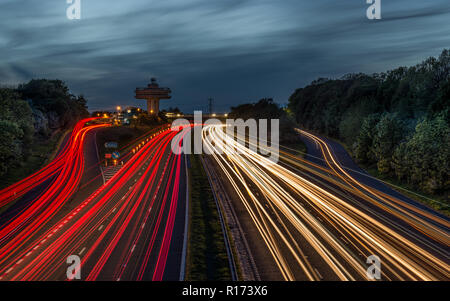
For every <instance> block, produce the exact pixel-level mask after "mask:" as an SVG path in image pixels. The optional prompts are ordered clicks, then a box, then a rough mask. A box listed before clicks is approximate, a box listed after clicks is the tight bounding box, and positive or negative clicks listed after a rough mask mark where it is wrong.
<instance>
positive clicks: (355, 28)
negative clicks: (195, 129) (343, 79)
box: [0, 0, 450, 111]
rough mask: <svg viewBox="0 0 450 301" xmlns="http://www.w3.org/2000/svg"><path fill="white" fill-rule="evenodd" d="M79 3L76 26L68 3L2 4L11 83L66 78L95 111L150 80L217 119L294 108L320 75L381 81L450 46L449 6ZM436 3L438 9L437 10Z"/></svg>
mask: <svg viewBox="0 0 450 301" xmlns="http://www.w3.org/2000/svg"><path fill="white" fill-rule="evenodd" d="M81 1H82V19H81V20H79V21H69V20H67V19H66V16H65V9H66V1H63V0H58V1H57V0H41V1H31V0H14V1H7V0H4V1H3V2H2V3H1V4H0V57H1V58H2V60H0V76H1V82H2V83H3V84H14V83H18V82H22V81H27V80H29V79H31V78H33V77H49V78H60V79H63V80H65V81H67V83H68V84H69V86H70V87H71V88H72V89H73V92H74V93H83V94H84V95H86V97H87V98H88V99H89V105H90V109H92V110H95V109H101V108H113V107H115V106H116V105H118V104H121V105H126V104H141V105H143V103H141V102H139V101H138V100H134V99H133V91H134V88H135V87H136V86H141V85H145V84H146V82H147V81H148V79H149V78H150V77H151V76H155V77H158V78H159V79H160V81H161V83H162V84H164V85H167V86H170V87H171V88H172V90H173V94H174V97H173V99H172V100H170V101H166V102H164V103H163V104H162V105H163V107H164V106H174V105H176V106H179V107H180V108H181V109H182V110H185V111H192V110H194V109H206V106H207V101H206V99H207V98H208V97H214V98H215V104H216V109H217V111H226V110H227V109H228V108H229V107H230V106H232V105H236V104H238V103H240V102H242V101H256V100H258V98H261V97H274V98H275V99H276V101H278V102H280V103H286V102H287V99H288V97H289V95H290V94H291V93H292V92H293V91H294V90H295V89H296V88H298V87H300V86H302V85H305V84H307V83H308V82H309V81H311V80H312V79H314V78H316V77H319V76H327V77H329V76H340V75H342V74H345V73H349V72H359V71H362V72H380V71H384V70H386V69H392V68H394V67H396V66H399V65H408V64H414V63H416V62H417V61H420V60H421V59H423V58H425V57H427V56H430V55H437V54H439V52H440V51H441V50H442V49H443V48H445V47H447V48H449V47H450V24H449V22H448V20H449V17H450V4H449V3H448V0H436V1H433V2H432V3H428V1H427V2H425V1H419V0H409V1H408V0H399V1H395V3H393V2H389V3H388V2H386V1H383V2H382V3H383V6H382V8H383V12H382V13H383V18H384V19H383V20H381V21H375V22H372V21H369V20H367V19H366V18H365V10H366V8H367V5H366V4H365V1H351V0H346V1H331V0H320V1H306V0H302V1H300V0H285V1H268V0H215V1H206V0H166V1H148V0H129V1H107V0H96V1H86V0H81ZM430 2H431V1H430Z"/></svg>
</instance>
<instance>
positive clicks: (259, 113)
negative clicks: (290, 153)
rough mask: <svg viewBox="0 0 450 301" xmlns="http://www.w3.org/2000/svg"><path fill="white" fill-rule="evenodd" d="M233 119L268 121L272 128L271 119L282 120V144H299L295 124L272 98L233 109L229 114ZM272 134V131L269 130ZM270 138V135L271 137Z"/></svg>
mask: <svg viewBox="0 0 450 301" xmlns="http://www.w3.org/2000/svg"><path fill="white" fill-rule="evenodd" d="M228 118H231V119H238V118H240V119H243V120H248V119H252V118H254V119H256V120H257V121H258V120H260V119H267V120H268V125H269V126H270V120H271V119H279V120H280V143H281V144H291V143H294V142H298V135H297V134H296V133H295V132H294V130H293V129H294V122H293V121H292V120H291V119H290V118H289V117H288V116H287V113H286V111H285V110H283V109H282V108H280V106H279V105H278V104H276V103H275V102H273V100H272V99H271V98H263V99H261V100H260V101H258V102H257V103H247V104H242V105H239V106H237V107H232V108H231V112H230V113H229V114H228ZM269 132H270V129H269ZM269 136H270V135H269Z"/></svg>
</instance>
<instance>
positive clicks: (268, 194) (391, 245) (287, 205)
mask: <svg viewBox="0 0 450 301" xmlns="http://www.w3.org/2000/svg"><path fill="white" fill-rule="evenodd" d="M237 140H239V139H237ZM237 140H236V139H235V137H230V136H228V135H227V134H226V133H225V131H224V126H222V125H211V126H206V127H204V129H203V141H204V145H205V148H206V149H207V150H208V152H209V153H211V154H212V157H213V158H214V160H215V162H216V163H217V166H218V167H219V168H220V169H221V170H222V172H223V174H224V175H225V176H226V178H227V179H228V180H229V182H230V183H231V185H232V187H233V188H234V190H235V192H236V193H237V195H238V197H239V201H240V202H241V203H242V204H243V206H244V207H245V209H246V210H247V212H248V214H249V216H250V218H251V220H252V222H253V224H254V225H255V227H256V229H257V230H258V232H259V234H260V235H261V237H262V239H263V242H264V244H265V245H266V246H267V248H268V250H269V252H270V254H271V256H272V257H273V259H274V261H275V263H276V265H277V267H278V269H279V270H280V273H281V275H282V277H283V278H284V279H286V280H295V279H296V276H297V275H299V274H300V275H302V278H305V279H308V280H319V279H320V278H321V275H320V274H319V273H318V271H317V269H316V268H314V267H313V264H312V263H311V262H310V260H309V257H308V256H306V255H305V254H306V253H307V252H306V250H307V249H310V248H312V249H313V250H314V251H315V255H314V256H319V258H320V260H321V261H322V262H323V264H324V265H326V266H327V267H328V268H329V270H330V271H332V273H333V274H334V275H335V276H336V277H337V279H340V280H357V279H366V268H367V267H366V263H365V258H367V257H368V256H370V255H372V254H374V255H377V256H379V257H380V258H382V274H383V279H384V280H391V279H400V280H443V279H449V265H448V248H447V250H440V249H439V248H437V247H430V248H429V250H433V251H436V252H434V253H431V252H429V251H428V250H426V249H425V248H423V247H422V246H419V245H418V243H417V241H420V240H419V239H418V238H417V235H415V234H413V233H411V231H409V230H408V229H406V228H405V227H402V226H397V225H396V224H395V223H393V222H392V221H389V220H386V218H383V217H382V216H381V215H380V214H379V213H377V212H373V211H372V210H368V207H365V206H358V205H357V204H355V197H354V196H358V197H362V198H363V199H364V200H366V201H370V202H371V203H372V204H374V205H377V206H378V207H379V208H381V209H383V210H386V211H388V212H389V213H391V214H394V215H395V216H396V217H399V218H400V219H401V220H403V221H406V222H407V223H408V224H409V225H411V226H413V227H414V228H416V229H418V230H419V231H421V232H422V233H425V234H426V235H428V236H430V237H432V238H433V239H435V240H436V241H439V242H440V243H443V244H444V245H446V246H448V242H449V235H448V232H446V231H445V230H443V229H442V228H440V227H437V226H436V225H434V224H432V223H430V222H428V221H426V220H424V219H423V218H422V216H425V217H429V216H430V214H429V213H426V212H419V210H420V209H418V208H414V210H412V211H413V213H411V212H410V211H407V210H406V208H409V204H408V205H404V204H401V205H400V203H399V202H400V201H399V200H396V199H395V200H393V199H391V198H389V197H387V196H386V195H383V194H381V193H380V192H378V191H375V190H373V189H371V188H368V187H366V186H363V187H360V185H362V184H356V183H357V181H356V180H355V179H353V178H351V177H350V175H349V174H348V173H346V172H345V171H344V170H343V169H342V168H340V166H339V164H337V162H336V161H334V164H335V165H334V166H333V168H330V171H329V173H325V172H324V169H323V168H322V167H321V168H316V171H315V172H314V174H315V175H319V176H320V177H322V178H324V179H327V180H330V179H331V181H330V182H331V183H333V184H336V185H337V186H338V187H340V188H343V189H344V190H346V191H348V192H352V193H353V196H348V194H344V193H342V192H340V193H338V192H336V189H335V188H331V186H330V185H328V186H327V185H325V188H323V187H321V186H324V185H321V186H319V185H316V184H315V183H313V182H312V181H310V180H308V179H307V178H306V177H303V176H300V175H299V174H297V173H295V172H294V171H292V170H291V169H288V168H286V167H283V166H282V165H281V164H275V163H274V162H272V161H270V160H269V159H268V158H266V157H264V156H262V155H260V154H258V153H257V152H255V151H253V150H251V149H249V148H248V147H245V143H242V142H243V140H244V139H242V138H241V142H238V141H237ZM244 142H245V141H244ZM322 147H323V148H324V149H325V150H326V149H327V148H326V147H325V146H323V145H322ZM328 151H329V154H327V156H325V158H326V160H331V161H332V162H333V160H334V158H333V156H332V154H331V151H330V150H329V149H328ZM282 155H283V156H285V154H283V153H282ZM286 157H287V156H285V157H284V158H282V159H287V160H290V161H295V159H294V158H292V157H291V158H286ZM296 165H297V166H304V165H305V164H303V165H302V164H296ZM338 166H339V167H338ZM313 167H314V166H309V167H306V169H309V170H311V169H312V168H313ZM331 173H332V174H335V175H336V176H337V177H336V178H332V177H330V174H331ZM358 187H359V188H364V189H363V191H361V190H360V189H357V188H358ZM364 192H366V193H364ZM346 196H347V197H346ZM378 198H379V199H381V202H380V200H378ZM388 202H389V203H388ZM411 206H412V205H411ZM404 207H406V208H404ZM411 209H412V208H411ZM369 211H370V212H369ZM414 213H417V214H418V215H415V214H414ZM419 213H420V215H419ZM430 217H432V218H433V220H434V221H435V222H438V223H441V224H442V225H444V226H445V223H446V221H445V220H442V219H440V218H438V217H437V218H434V217H433V216H430ZM394 229H395V230H394ZM414 239H415V241H413V240H414ZM306 245H308V248H305V246H306ZM439 252H440V254H441V255H442V256H436V254H435V253H439ZM308 253H311V252H310V251H308ZM442 257H443V258H444V260H443V259H442ZM292 263H295V264H292Z"/></svg>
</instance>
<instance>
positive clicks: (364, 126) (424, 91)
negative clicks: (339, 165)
mask: <svg viewBox="0 0 450 301" xmlns="http://www.w3.org/2000/svg"><path fill="white" fill-rule="evenodd" d="M449 71H450V51H449V50H447V49H446V50H444V51H443V52H442V53H441V54H440V56H439V57H437V58H434V57H430V58H428V59H426V60H425V61H423V62H421V63H419V64H417V65H415V66H412V67H400V68H397V69H394V70H391V71H388V72H385V73H379V74H372V75H367V74H362V73H360V74H349V75H345V76H344V77H342V78H339V79H325V78H320V79H318V80H315V81H313V82H312V83H311V84H310V85H308V86H306V87H304V88H301V89H297V90H296V91H295V92H294V93H293V94H292V96H291V97H290V99H289V105H288V112H289V114H291V115H292V116H293V117H294V118H295V120H296V122H297V123H298V124H299V125H300V126H302V127H303V128H305V129H309V130H312V131H314V132H317V133H319V134H324V135H327V136H329V137H332V138H337V139H339V140H340V141H342V142H344V144H345V145H347V147H348V148H349V149H350V151H351V153H352V155H353V156H354V158H355V159H356V161H357V162H360V163H362V164H363V165H365V166H368V167H371V166H373V167H376V168H377V170H378V172H379V173H380V174H382V175H386V176H389V177H395V178H397V179H398V180H400V181H402V182H404V183H407V184H409V185H410V186H414V187H418V188H420V190H422V191H424V192H427V193H431V194H446V195H447V196H448V191H449V188H450V180H449V170H450V168H449V162H450V126H449V108H450V72H449Z"/></svg>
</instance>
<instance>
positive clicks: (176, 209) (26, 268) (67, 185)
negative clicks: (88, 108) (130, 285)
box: [0, 120, 186, 280]
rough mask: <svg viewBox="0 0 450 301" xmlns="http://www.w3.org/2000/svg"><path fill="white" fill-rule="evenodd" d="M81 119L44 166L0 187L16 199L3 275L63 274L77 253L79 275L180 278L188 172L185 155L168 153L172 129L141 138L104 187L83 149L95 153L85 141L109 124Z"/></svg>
mask: <svg viewBox="0 0 450 301" xmlns="http://www.w3.org/2000/svg"><path fill="white" fill-rule="evenodd" d="M86 122H88V120H84V121H82V122H80V125H79V126H77V127H76V128H75V129H74V131H73V133H72V136H71V137H70V139H69V141H68V142H67V144H66V147H65V148H64V151H62V152H60V155H59V156H58V157H57V158H55V160H54V161H52V162H51V163H50V164H49V165H48V166H47V167H45V168H44V169H43V170H41V171H39V172H38V173H36V174H34V175H32V176H31V177H29V178H28V179H26V180H24V181H22V182H21V183H20V185H15V186H13V187H10V188H7V189H5V190H4V191H2V194H1V199H2V200H4V202H5V203H7V202H8V201H10V202H11V201H13V200H14V199H15V198H14V197H15V196H20V197H21V199H20V200H19V201H18V202H17V203H16V204H14V205H13V206H11V208H9V209H8V210H7V211H6V212H5V214H6V213H8V214H6V215H8V216H9V218H8V219H6V218H5V220H4V222H3V224H2V228H1V233H0V234H1V237H0V253H1V254H2V255H1V257H0V279H1V280H67V279H68V278H67V270H68V268H70V265H71V264H72V261H71V260H69V261H68V258H71V256H73V255H75V256H78V258H80V260H81V265H80V274H81V279H82V280H165V279H169V280H178V279H179V277H180V274H181V273H183V271H182V265H181V261H182V260H183V257H184V256H185V253H184V252H183V250H184V247H185V246H184V245H183V244H184V239H183V238H184V233H185V232H184V227H185V206H186V193H185V191H186V171H185V164H184V156H182V155H175V154H174V153H173V152H172V151H171V143H172V140H173V139H174V138H175V136H176V134H177V131H172V130H170V129H168V128H167V127H166V128H165V129H164V130H160V131H158V132H156V133H151V132H150V133H148V134H147V135H145V136H144V137H141V140H138V141H137V143H136V148H135V149H137V152H136V153H134V154H133V153H129V154H127V155H126V156H125V158H127V160H126V162H125V164H124V166H123V167H122V168H121V169H120V171H119V172H118V173H116V174H115V175H114V177H113V178H112V179H110V180H109V181H108V182H107V183H105V184H104V185H101V184H103V183H102V181H100V174H99V173H98V171H99V168H98V164H99V163H98V162H97V163H96V164H93V165H91V166H89V167H88V168H86V167H85V166H84V162H85V160H84V159H85V155H87V153H91V154H92V150H89V149H85V147H84V146H85V145H86V144H88V145H89V144H91V145H92V141H90V142H89V143H87V142H86V141H85V140H84V139H85V135H86V133H88V132H89V131H94V130H95V129H98V128H101V127H105V126H107V125H105V124H98V125H94V126H85V123H86ZM93 136H95V135H92V136H91V137H93ZM94 144H95V143H94ZM91 145H90V146H91ZM66 149H67V150H68V151H66ZM60 156H67V157H62V158H60ZM60 162H61V163H60ZM58 164H60V165H58ZM53 166H56V167H58V168H59V169H57V168H56V167H53ZM54 169H55V170H54ZM92 169H95V170H96V172H92ZM49 170H51V171H52V172H49ZM53 170H54V171H53ZM43 173H44V175H45V176H41V174H43ZM83 175H84V177H85V179H84V180H83V181H82V180H81V179H82V177H83ZM86 177H87V178H86ZM28 181H29V182H30V183H32V184H33V185H34V183H37V184H36V185H34V186H33V185H27V184H26V183H27V182H28ZM93 182H97V183H100V184H98V185H92V183H93ZM39 185H43V187H39ZM27 186H29V187H30V188H28V187H27ZM39 188H40V189H39ZM88 188H89V189H88ZM33 190H35V191H33ZM13 191H14V192H13ZM18 192H20V195H19V193H18ZM15 207H17V208H20V209H15ZM11 210H13V211H14V212H15V214H11V213H9V212H10V211H11ZM70 271H71V272H74V271H76V270H70ZM69 274H70V273H69Z"/></svg>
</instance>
